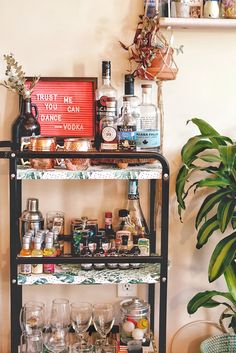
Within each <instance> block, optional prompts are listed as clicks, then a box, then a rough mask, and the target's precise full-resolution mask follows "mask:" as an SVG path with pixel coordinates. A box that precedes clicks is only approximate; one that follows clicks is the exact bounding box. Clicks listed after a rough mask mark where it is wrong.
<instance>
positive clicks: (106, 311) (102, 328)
mask: <svg viewBox="0 0 236 353" xmlns="http://www.w3.org/2000/svg"><path fill="white" fill-rule="evenodd" d="M114 320H115V316H114V309H113V306H112V305H111V304H94V306H93V324H94V327H95V330H96V331H97V332H98V333H99V334H100V336H101V337H102V339H104V340H105V339H106V336H107V334H108V333H109V332H110V331H111V329H112V326H113V324H114Z"/></svg>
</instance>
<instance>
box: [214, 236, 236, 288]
mask: <svg viewBox="0 0 236 353" xmlns="http://www.w3.org/2000/svg"><path fill="white" fill-rule="evenodd" d="M235 255H236V232H234V233H232V234H230V235H228V236H227V237H225V238H224V239H222V240H221V241H220V242H219V243H218V244H217V245H216V247H215V249H214V251H213V253H212V256H211V259H210V263H209V269H208V277H209V282H213V281H215V280H216V279H217V278H218V277H220V276H221V275H222V274H223V273H224V272H225V270H226V268H227V267H228V266H229V265H230V264H231V262H232V261H233V259H234V257H235Z"/></svg>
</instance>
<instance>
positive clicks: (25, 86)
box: [0, 54, 40, 150]
mask: <svg viewBox="0 0 236 353" xmlns="http://www.w3.org/2000/svg"><path fill="white" fill-rule="evenodd" d="M3 58H4V60H5V62H6V72H5V74H6V77H7V79H6V80H4V81H3V82H1V83H0V84H1V85H2V86H4V87H6V88H7V89H8V90H10V91H12V92H15V93H17V94H18V95H19V101H20V113H19V115H18V117H17V118H16V120H15V121H14V122H13V124H12V127H11V135H12V148H13V150H19V149H21V146H23V145H24V144H25V142H27V141H26V140H27V139H29V137H30V136H38V135H40V124H39V122H38V119H37V118H38V109H37V106H36V104H33V103H32V102H31V94H32V92H33V90H34V87H35V86H36V84H37V82H38V81H39V78H40V77H39V76H37V77H34V78H33V79H32V80H31V81H30V82H29V81H27V79H26V77H25V73H24V71H23V70H22V66H21V65H19V64H18V62H17V61H16V60H15V58H14V55H13V54H9V55H4V57H3ZM33 110H34V113H33Z"/></svg>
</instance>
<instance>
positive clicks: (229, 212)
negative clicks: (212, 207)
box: [217, 192, 236, 233]
mask: <svg viewBox="0 0 236 353" xmlns="http://www.w3.org/2000/svg"><path fill="white" fill-rule="evenodd" d="M231 193H232V192H231ZM235 205H236V200H234V199H229V198H227V197H224V198H223V199H222V200H221V201H220V203H219V206H218V209H217V219H218V221H219V225H220V230H221V233H224V231H225V230H226V228H227V226H228V224H229V222H230V221H231V219H232V217H233V214H234V209H235Z"/></svg>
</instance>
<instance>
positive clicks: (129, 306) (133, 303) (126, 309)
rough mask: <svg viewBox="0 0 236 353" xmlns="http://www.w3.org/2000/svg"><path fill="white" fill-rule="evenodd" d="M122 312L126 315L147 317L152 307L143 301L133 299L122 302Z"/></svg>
mask: <svg viewBox="0 0 236 353" xmlns="http://www.w3.org/2000/svg"><path fill="white" fill-rule="evenodd" d="M121 311H122V312H123V313H124V314H125V315H132V316H136V315H137V316H138V315H145V314H148V313H149V311H150V305H149V304H148V303H147V302H145V301H144V300H142V299H139V298H133V299H128V300H123V301H122V302H121Z"/></svg>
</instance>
